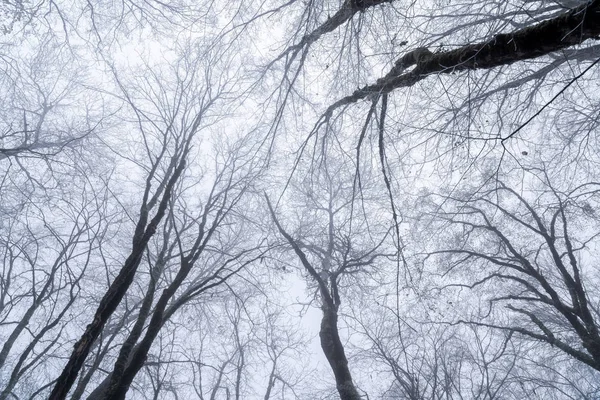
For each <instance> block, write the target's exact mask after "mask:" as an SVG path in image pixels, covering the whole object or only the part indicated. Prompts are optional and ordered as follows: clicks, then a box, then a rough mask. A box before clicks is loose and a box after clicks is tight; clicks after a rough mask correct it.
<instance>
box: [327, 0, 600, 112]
mask: <svg viewBox="0 0 600 400" xmlns="http://www.w3.org/2000/svg"><path fill="white" fill-rule="evenodd" d="M588 39H595V40H598V39H600V0H594V1H592V2H589V3H587V4H584V5H582V6H580V7H577V8H574V9H572V10H570V11H568V12H566V13H564V14H561V15H559V16H557V17H555V18H552V19H548V20H546V21H543V22H540V23H537V24H535V25H531V26H528V27H526V28H522V29H518V30H516V31H513V32H510V33H502V34H498V35H496V36H494V37H493V38H491V39H490V40H487V41H485V42H480V43H475V44H470V45H466V46H463V47H459V48H458V49H454V50H449V51H442V52H438V53H432V54H431V55H429V56H424V57H420V58H419V59H418V61H417V62H416V65H415V68H414V69H412V70H411V71H409V72H406V73H403V74H400V75H398V74H397V73H396V72H397V70H398V69H397V68H396V67H394V68H392V70H391V71H390V73H388V74H387V75H386V76H384V77H383V78H380V79H378V80H377V82H376V83H375V84H372V85H367V86H365V87H363V88H360V89H358V90H356V91H355V92H354V93H353V94H351V95H349V96H346V97H343V98H342V99H340V100H338V101H336V102H335V103H333V104H332V105H331V106H330V107H329V108H328V109H327V111H326V112H325V116H331V114H332V113H333V111H335V110H336V109H338V108H340V107H344V106H346V105H349V104H352V103H356V102H357V101H359V100H363V99H366V98H368V97H370V96H372V95H373V94H385V93H390V92H392V91H394V90H395V89H398V88H402V87H410V86H412V85H414V84H415V83H417V82H419V81H421V80H422V79H425V78H426V77H427V76H429V75H433V74H449V73H454V72H459V71H465V70H475V69H491V68H494V67H499V66H502V65H509V64H512V63H515V62H518V61H524V60H529V59H533V58H537V57H541V56H545V55H548V54H551V53H553V52H556V51H559V50H562V49H565V48H568V47H571V46H575V45H578V44H581V43H583V42H584V41H586V40H588ZM405 56H406V55H405ZM405 56H403V57H402V58H404V57H405ZM402 58H401V59H400V60H402ZM400 60H399V61H400Z"/></svg>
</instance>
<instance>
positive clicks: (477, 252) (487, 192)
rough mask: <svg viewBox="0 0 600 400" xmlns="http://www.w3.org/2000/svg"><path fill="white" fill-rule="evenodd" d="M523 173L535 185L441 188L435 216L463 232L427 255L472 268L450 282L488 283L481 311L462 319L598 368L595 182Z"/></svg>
mask: <svg viewBox="0 0 600 400" xmlns="http://www.w3.org/2000/svg"><path fill="white" fill-rule="evenodd" d="M523 176H524V178H525V179H527V181H528V182H530V183H528V186H531V187H533V188H535V190H531V191H529V190H528V191H526V192H524V191H523V190H522V189H519V190H516V189H514V188H512V187H511V185H509V184H507V183H504V182H502V181H491V182H489V183H488V184H486V185H485V186H484V188H482V189H481V190H480V191H478V192H476V193H473V194H468V195H466V196H465V197H462V196H456V195H451V196H443V197H442V198H443V199H444V202H445V205H443V206H441V208H440V211H439V212H436V216H437V217H439V218H441V219H442V220H443V221H446V222H447V223H448V224H449V225H448V226H449V228H450V229H452V232H454V233H455V234H456V233H458V231H456V230H455V228H458V229H459V230H460V232H462V234H460V235H456V236H455V237H454V238H452V239H451V240H450V242H448V243H449V244H451V246H448V247H447V248H446V249H443V250H438V251H435V252H434V253H432V256H434V255H435V256H436V258H437V256H439V257H443V259H444V264H445V265H446V268H447V271H446V274H448V275H449V276H457V277H458V276H460V275H463V274H464V273H465V272H466V271H471V272H470V273H471V277H470V278H469V279H465V277H464V276H463V277H462V278H461V280H462V282H455V283H452V284H450V285H449V286H450V287H465V288H471V289H474V290H479V291H484V292H485V291H486V290H488V289H486V288H490V287H491V286H492V285H493V286H494V288H495V290H493V291H492V292H491V293H490V294H488V295H487V296H485V297H486V298H487V302H488V303H487V304H488V305H487V306H486V307H483V308H482V309H481V310H479V311H477V312H476V314H475V315H479V316H480V317H479V318H473V319H469V320H466V321H465V322H468V323H472V324H477V325H483V326H489V327H495V328H498V329H502V330H506V331H509V332H514V333H518V334H521V335H524V336H526V337H529V338H531V339H534V340H537V341H542V342H545V343H547V344H549V345H551V346H553V347H555V348H557V349H559V350H561V351H563V352H565V353H566V354H568V355H570V356H571V357H573V358H574V359H576V360H578V361H580V362H582V363H585V364H587V365H589V366H590V367H592V368H594V369H596V370H598V369H599V364H598V354H597V348H598V332H597V330H598V329H597V324H598V320H597V319H598V312H597V310H596V307H595V304H596V302H597V299H596V296H595V294H594V292H593V291H591V290H590V289H589V288H590V287H593V286H594V285H595V282H596V279H597V276H596V275H597V274H596V272H595V269H594V268H590V267H589V261H588V260H589V256H588V254H589V251H590V249H591V248H592V247H593V246H594V243H595V240H596V237H597V230H596V228H595V225H596V216H595V211H594V209H595V207H594V205H593V204H595V201H596V197H597V191H598V190H597V187H596V186H597V185H596V184H595V183H593V182H590V183H587V184H582V185H577V186H575V187H571V188H569V187H567V188H566V189H560V187H564V186H563V185H560V186H555V185H554V184H553V182H552V180H551V179H550V177H549V175H548V173H547V171H546V170H545V169H535V168H534V169H529V170H525V171H523ZM584 220H585V222H584ZM473 267H474V268H477V269H478V270H477V272H475V271H476V270H475V269H473ZM456 274H458V275H456ZM501 312H508V313H509V315H510V316H511V318H510V319H509V320H507V321H506V323H505V324H502V323H498V322H496V321H498V320H500V314H499V313H501ZM486 317H487V318H486ZM490 318H492V320H490Z"/></svg>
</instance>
